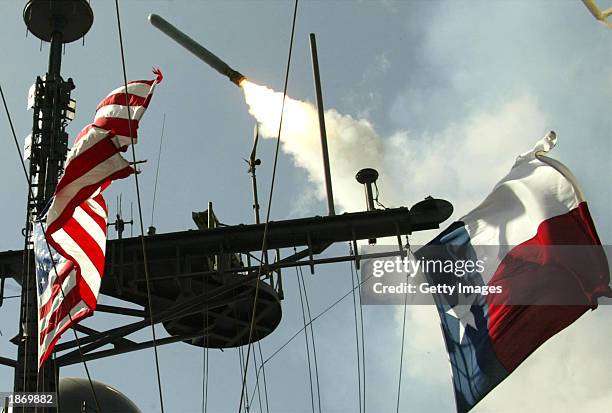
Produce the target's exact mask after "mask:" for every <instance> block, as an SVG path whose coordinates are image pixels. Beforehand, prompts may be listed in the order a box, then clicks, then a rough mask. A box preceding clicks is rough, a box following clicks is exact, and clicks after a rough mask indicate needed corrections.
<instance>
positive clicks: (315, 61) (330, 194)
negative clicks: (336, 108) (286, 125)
mask: <svg viewBox="0 0 612 413" xmlns="http://www.w3.org/2000/svg"><path fill="white" fill-rule="evenodd" d="M310 52H311V54H312V73H313V75H314V83H315V94H316V97H317V110H318V113H319V129H320V131H321V151H322V152H323V171H324V173H325V190H326V192H327V210H328V211H329V215H336V209H335V207H334V191H333V189H332V181H331V171H330V168H329V151H328V149H327V132H326V130H325V114H324V113H325V109H324V108H323V93H322V92H321V77H320V75H319V58H318V55H317V40H316V38H315V34H314V33H310Z"/></svg>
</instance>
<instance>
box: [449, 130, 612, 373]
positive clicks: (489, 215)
mask: <svg viewBox="0 0 612 413" xmlns="http://www.w3.org/2000/svg"><path fill="white" fill-rule="evenodd" d="M555 144H556V137H555V135H554V134H553V133H551V134H549V135H547V136H546V137H545V138H544V139H542V140H541V141H539V142H538V143H537V144H536V145H535V147H534V148H533V149H532V150H531V151H529V152H527V153H525V154H523V155H521V156H519V157H518V159H517V161H516V163H515V164H514V166H513V167H512V169H511V170H510V172H509V173H508V175H506V176H505V177H504V178H503V179H502V180H501V181H500V182H499V183H498V184H497V185H496V186H495V188H494V189H493V191H492V192H491V194H490V195H489V196H488V197H487V198H486V199H485V200H484V201H483V202H482V203H481V204H480V205H479V206H478V207H477V208H476V209H474V210H473V211H471V212H470V213H468V214H467V215H466V216H465V217H463V218H462V219H461V221H463V222H464V224H465V228H466V230H467V232H468V234H469V236H470V240H471V245H472V246H473V248H474V251H475V253H476V256H478V257H486V262H485V271H484V272H483V273H482V274H481V275H482V277H483V280H484V283H485V284H487V285H488V286H497V287H500V290H501V293H499V294H490V295H488V296H487V297H486V302H487V324H488V325H487V327H488V331H489V339H490V341H491V344H492V346H493V350H494V351H495V355H496V357H497V359H498V360H499V362H500V363H501V364H502V365H503V366H504V368H505V369H506V370H507V371H513V370H514V369H515V368H516V367H517V366H518V365H519V364H520V363H521V362H522V361H523V360H525V358H526V357H527V356H529V354H531V352H533V351H534V350H535V349H536V348H538V347H539V346H540V345H541V344H543V343H544V342H545V341H546V340H548V339H549V338H550V337H551V336H553V335H554V334H556V333H557V332H559V331H561V330H562V329H564V328H565V327H567V326H568V325H570V324H571V323H573V322H574V321H575V320H576V319H578V318H579V317H580V316H581V315H582V314H584V313H585V312H586V311H588V310H589V309H593V308H595V307H597V300H598V298H599V297H603V296H606V297H611V296H612V290H611V289H610V286H609V283H610V271H609V268H608V262H607V259H606V256H605V253H604V251H603V249H602V248H601V241H600V239H599V237H598V235H597V231H596V230H595V226H594V224H593V221H592V218H591V216H590V213H589V210H588V206H587V203H586V201H585V197H584V194H583V192H582V190H581V189H580V186H579V184H578V182H577V180H576V178H575V177H574V175H573V174H572V172H571V171H570V170H569V169H568V168H567V167H566V166H565V165H563V164H562V163H561V162H559V161H557V160H555V159H552V158H549V157H547V156H545V155H546V154H547V153H548V152H549V151H550V150H551V149H552V148H553V147H554V146H555ZM492 246H495V250H492Z"/></svg>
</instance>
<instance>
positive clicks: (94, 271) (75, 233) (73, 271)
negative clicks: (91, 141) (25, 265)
mask: <svg viewBox="0 0 612 413" xmlns="http://www.w3.org/2000/svg"><path fill="white" fill-rule="evenodd" d="M107 214H108V210H107V207H106V203H105V202H104V198H103V197H102V194H101V193H98V194H97V195H95V196H94V197H92V198H90V199H88V200H86V201H85V202H83V204H82V205H80V206H78V207H77V208H75V210H74V213H73V215H72V217H70V218H69V219H68V220H67V221H66V222H65V223H64V225H63V227H62V228H61V229H59V230H57V231H55V232H54V233H50V232H48V231H47V241H48V242H49V245H51V246H52V247H53V248H54V249H55V250H56V251H57V252H58V253H59V254H60V255H61V256H62V259H61V260H60V262H59V263H57V265H56V268H57V274H56V273H55V271H53V270H52V271H51V273H50V274H49V284H50V286H51V287H50V288H47V289H46V290H45V291H44V293H43V295H42V296H40V297H39V301H38V331H39V342H38V355H39V366H40V365H42V363H44V361H45V360H46V359H47V357H48V356H49V354H50V353H51V351H52V350H53V347H54V345H55V343H56V342H57V340H58V339H59V338H60V336H61V334H62V333H63V332H64V331H65V330H66V329H67V328H69V327H70V326H71V325H72V324H71V318H72V323H77V322H78V321H79V320H81V319H82V318H84V317H87V316H89V315H91V314H92V312H93V310H94V309H95V308H96V300H97V295H98V292H99V291H100V282H101V280H102V276H103V275H104V257H105V252H106V222H107ZM69 312H70V316H69V315H68V313H69Z"/></svg>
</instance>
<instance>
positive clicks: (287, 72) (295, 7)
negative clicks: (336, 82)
mask: <svg viewBox="0 0 612 413" xmlns="http://www.w3.org/2000/svg"><path fill="white" fill-rule="evenodd" d="M115 1H117V0H115ZM298 1H299V0H295V5H294V8H293V20H292V23H291V36H290V40H289V53H288V56H287V69H286V71H285V86H284V88H283V100H282V104H281V113H280V120H279V123H278V138H277V140H276V148H275V150H274V164H273V166H272V179H271V182H270V195H269V197H268V210H267V211H266V223H265V225H264V231H263V241H262V248H261V260H262V261H263V258H264V254H265V252H266V249H267V235H268V227H269V224H270V211H271V210H272V196H273V195H274V182H275V179H276V169H277V168H276V167H277V165H278V154H279V152H280V140H281V131H282V126H283V114H284V111H285V100H286V98H287V85H288V83H289V69H290V68H291V54H292V52H293V38H294V34H295V21H296V17H297V9H298ZM262 269H263V264H260V266H259V270H258V275H257V278H256V280H255V297H254V299H253V309H252V311H251V323H250V327H249V344H248V347H247V356H246V357H247V363H246V366H247V369H248V367H249V357H250V355H251V345H252V339H253V328H254V325H255V319H256V312H257V299H258V297H259V283H260V282H261V274H262ZM246 377H247V376H246V374H245V375H244V379H243V381H242V389H241V390H240V405H239V406H238V412H240V409H241V408H242V402H243V401H244V395H245V394H244V392H245V388H246Z"/></svg>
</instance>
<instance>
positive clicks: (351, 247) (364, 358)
mask: <svg viewBox="0 0 612 413" xmlns="http://www.w3.org/2000/svg"><path fill="white" fill-rule="evenodd" d="M349 251H350V253H351V255H354V254H356V253H357V251H353V246H352V245H351V244H349ZM354 265H355V271H357V263H354ZM355 277H357V275H355ZM369 278H370V277H368V279H369ZM366 280H367V279H366ZM362 284H363V282H361V283H359V284H358V285H357V287H358V288H359V294H358V295H357V300H358V302H359V319H360V322H361V363H362V369H361V374H362V376H361V382H362V386H363V411H364V413H365V411H366V357H365V335H364V333H363V305H362V304H361V286H362Z"/></svg>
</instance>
